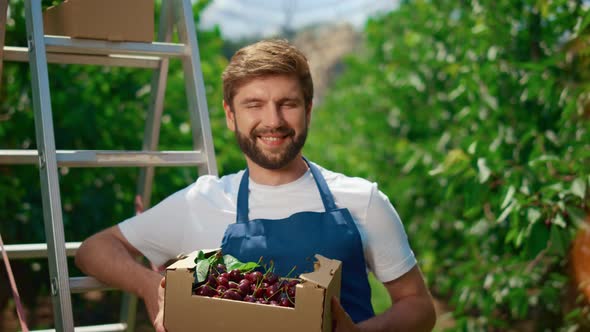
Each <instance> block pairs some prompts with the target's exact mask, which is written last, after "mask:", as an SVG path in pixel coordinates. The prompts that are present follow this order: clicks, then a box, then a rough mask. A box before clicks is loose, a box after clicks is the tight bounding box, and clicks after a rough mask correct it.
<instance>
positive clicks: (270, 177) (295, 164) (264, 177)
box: [246, 156, 308, 186]
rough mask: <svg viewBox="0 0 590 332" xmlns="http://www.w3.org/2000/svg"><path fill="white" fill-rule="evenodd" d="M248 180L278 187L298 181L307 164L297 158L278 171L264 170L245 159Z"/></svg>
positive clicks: (299, 157)
mask: <svg viewBox="0 0 590 332" xmlns="http://www.w3.org/2000/svg"><path fill="white" fill-rule="evenodd" d="M246 162H247V163H248V169H249V172H250V178H251V179H252V181H254V182H256V183H258V184H263V185H267V186H278V185H282V184H287V183H291V182H293V181H295V180H297V179H299V178H300V177H301V176H303V174H305V172H307V168H308V167H307V163H305V161H304V160H303V158H302V157H301V156H297V157H296V158H295V159H293V161H291V162H290V163H289V164H287V165H286V166H285V167H283V168H280V169H266V168H263V167H260V166H259V165H257V164H256V163H254V162H253V161H251V160H250V159H249V158H246Z"/></svg>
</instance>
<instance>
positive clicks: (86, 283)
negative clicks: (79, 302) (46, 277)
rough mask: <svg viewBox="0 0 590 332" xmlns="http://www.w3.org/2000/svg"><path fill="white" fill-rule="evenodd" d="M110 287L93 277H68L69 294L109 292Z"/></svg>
mask: <svg viewBox="0 0 590 332" xmlns="http://www.w3.org/2000/svg"><path fill="white" fill-rule="evenodd" d="M111 289H115V288H114V287H112V286H108V285H105V284H103V283H102V282H100V281H98V280H96V279H95V278H93V277H70V292H72V293H85V292H88V291H92V290H111Z"/></svg>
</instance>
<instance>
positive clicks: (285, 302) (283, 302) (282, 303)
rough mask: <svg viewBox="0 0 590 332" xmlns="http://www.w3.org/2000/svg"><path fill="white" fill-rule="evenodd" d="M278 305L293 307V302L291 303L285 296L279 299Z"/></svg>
mask: <svg viewBox="0 0 590 332" xmlns="http://www.w3.org/2000/svg"><path fill="white" fill-rule="evenodd" d="M279 305H280V306H281V307H293V303H291V301H289V299H287V298H283V299H281V300H279Z"/></svg>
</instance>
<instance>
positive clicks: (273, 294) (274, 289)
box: [265, 284, 280, 300]
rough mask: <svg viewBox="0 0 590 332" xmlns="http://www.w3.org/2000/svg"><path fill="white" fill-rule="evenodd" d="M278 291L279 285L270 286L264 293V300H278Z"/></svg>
mask: <svg viewBox="0 0 590 332" xmlns="http://www.w3.org/2000/svg"><path fill="white" fill-rule="evenodd" d="M279 290H280V288H279V285H277V284H272V285H270V286H269V287H268V288H267V289H266V293H265V295H266V298H267V299H269V300H273V299H276V298H278V296H279Z"/></svg>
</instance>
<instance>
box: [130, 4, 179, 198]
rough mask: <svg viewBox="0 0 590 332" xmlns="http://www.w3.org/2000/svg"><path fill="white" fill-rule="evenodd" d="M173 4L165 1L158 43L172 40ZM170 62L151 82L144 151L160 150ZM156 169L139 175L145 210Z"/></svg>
mask: <svg viewBox="0 0 590 332" xmlns="http://www.w3.org/2000/svg"><path fill="white" fill-rule="evenodd" d="M171 6H172V3H171V2H170V1H164V2H163V3H162V8H161V12H160V25H159V27H158V37H157V38H158V39H157V40H158V41H160V42H165V43H169V42H170V41H171V40H172V32H173V31H172V24H171V23H172V7H171ZM168 68H169V60H168V59H166V58H164V59H162V61H161V62H160V63H159V67H158V68H157V69H156V70H154V73H153V76H152V81H151V91H152V95H151V102H150V107H149V109H148V112H147V117H146V125H145V131H144V136H143V145H142V149H143V150H147V151H154V150H157V148H158V142H159V139H160V127H161V122H162V113H163V111H164V97H165V94H166V83H167V82H168ZM154 171H155V169H154V167H150V166H148V167H143V168H141V170H140V173H139V179H138V182H137V184H138V185H137V194H138V195H139V196H140V197H141V200H142V202H143V206H144V208H148V207H149V206H150V201H151V192H152V184H153V179H154Z"/></svg>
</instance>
